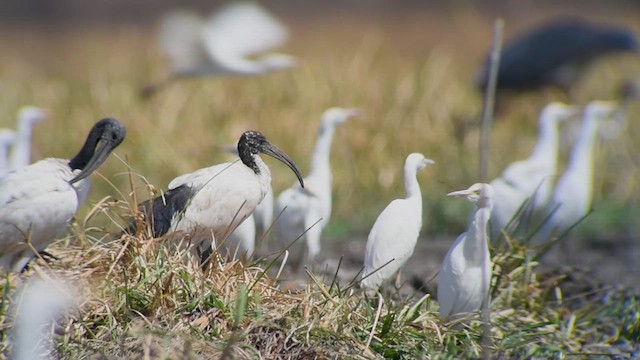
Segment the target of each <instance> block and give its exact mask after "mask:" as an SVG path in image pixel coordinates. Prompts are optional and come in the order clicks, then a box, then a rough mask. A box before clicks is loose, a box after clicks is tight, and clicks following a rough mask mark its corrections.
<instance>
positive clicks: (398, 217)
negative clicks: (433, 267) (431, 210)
mask: <svg viewBox="0 0 640 360" xmlns="http://www.w3.org/2000/svg"><path fill="white" fill-rule="evenodd" d="M433 163H434V162H433V160H430V159H426V158H425V157H424V156H423V155H422V154H419V153H413V154H410V155H409V156H407V159H406V161H405V163H404V187H405V191H406V193H407V196H406V198H404V199H396V200H393V201H392V202H391V203H390V204H389V205H388V206H387V207H386V208H385V209H384V210H383V211H382V213H380V215H379V216H378V218H377V219H376V222H375V223H374V224H373V227H372V228H371V232H370V233H369V238H368V239H367V248H366V253H365V257H364V272H363V274H362V277H363V279H362V281H361V285H362V286H363V287H364V288H365V289H368V290H373V291H375V290H378V288H379V287H380V286H381V285H382V283H383V282H384V281H385V280H386V279H389V278H390V277H391V276H392V275H393V274H394V273H396V272H398V271H399V270H400V268H401V267H402V266H403V265H404V264H405V263H406V262H407V260H408V259H409V257H411V255H412V254H413V249H414V248H415V245H416V242H417V240H418V236H419V235H420V229H421V228H422V193H421V191H420V184H418V180H417V179H416V174H417V172H418V171H420V170H422V169H424V168H425V167H426V166H427V165H429V164H433ZM385 264H386V265H385Z"/></svg>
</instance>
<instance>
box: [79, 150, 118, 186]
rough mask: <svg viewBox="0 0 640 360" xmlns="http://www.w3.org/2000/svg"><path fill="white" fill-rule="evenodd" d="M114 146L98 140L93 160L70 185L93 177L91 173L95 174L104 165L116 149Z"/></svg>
mask: <svg viewBox="0 0 640 360" xmlns="http://www.w3.org/2000/svg"><path fill="white" fill-rule="evenodd" d="M118 144H119V143H118ZM113 145H114V144H113V143H111V142H109V141H107V140H105V139H100V140H98V143H97V144H96V150H95V152H94V153H93V156H92V157H91V160H89V162H88V163H87V165H86V166H85V167H84V168H83V169H82V171H80V173H79V174H78V175H76V176H75V177H74V178H73V179H71V180H69V184H73V183H75V182H78V181H80V180H82V179H84V178H86V177H87V176H89V175H91V173H92V172H94V171H95V170H96V169H97V168H99V167H100V165H102V163H103V162H105V161H106V160H107V158H108V157H109V154H111V152H112V151H113V149H114V148H115V146H113ZM116 146H117V145H116Z"/></svg>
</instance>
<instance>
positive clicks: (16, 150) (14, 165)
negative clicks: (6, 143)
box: [9, 106, 47, 170]
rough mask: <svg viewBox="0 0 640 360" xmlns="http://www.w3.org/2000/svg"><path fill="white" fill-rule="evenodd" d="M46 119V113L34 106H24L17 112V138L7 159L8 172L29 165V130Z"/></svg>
mask: <svg viewBox="0 0 640 360" xmlns="http://www.w3.org/2000/svg"><path fill="white" fill-rule="evenodd" d="M46 118H47V112H46V111H45V110H43V109H40V108H37V107H35V106H25V107H22V108H21V109H20V110H19V111H18V125H17V129H16V130H17V137H16V141H15V142H14V144H13V148H12V149H11V155H10V158H9V169H10V170H15V169H19V168H22V167H25V166H27V165H29V164H31V130H32V128H33V125H35V124H37V123H39V122H41V121H43V120H45V119H46Z"/></svg>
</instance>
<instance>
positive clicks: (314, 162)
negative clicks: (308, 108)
mask: <svg viewBox="0 0 640 360" xmlns="http://www.w3.org/2000/svg"><path fill="white" fill-rule="evenodd" d="M358 113H359V112H358V110H356V109H343V108H337V107H335V108H330V109H328V110H326V111H325V112H324V113H323V115H322V119H321V121H320V128H319V130H318V135H317V139H316V145H315V149H314V151H313V155H312V158H311V170H310V172H309V175H308V176H307V177H306V178H305V179H304V183H305V188H304V189H303V188H301V187H300V186H297V184H294V185H293V186H292V187H290V188H288V189H287V190H285V191H283V192H282V193H281V194H280V195H279V196H278V198H277V199H276V206H275V214H277V215H278V216H279V218H278V220H277V221H276V223H275V237H276V239H277V241H278V244H279V246H280V247H281V248H285V247H287V246H289V245H291V243H292V242H293V241H294V240H296V239H297V238H298V237H300V235H301V234H303V233H304V232H305V231H307V232H306V233H305V234H304V237H303V238H301V239H299V240H298V241H297V242H296V243H294V244H292V245H291V247H289V252H290V258H291V259H292V261H291V264H292V265H293V268H294V269H296V270H299V267H300V265H302V264H310V263H312V262H313V260H314V259H315V257H316V256H317V255H318V254H319V253H320V236H321V234H322V229H324V227H325V226H326V225H327V223H328V222H329V218H330V217H331V166H330V164H329V158H330V153H331V143H332V141H333V134H334V133H335V130H336V127H337V126H338V125H340V124H342V123H344V122H346V121H347V120H348V119H349V118H350V117H352V116H355V115H357V114H358Z"/></svg>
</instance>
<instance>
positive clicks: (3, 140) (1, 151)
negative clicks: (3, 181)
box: [0, 129, 16, 178]
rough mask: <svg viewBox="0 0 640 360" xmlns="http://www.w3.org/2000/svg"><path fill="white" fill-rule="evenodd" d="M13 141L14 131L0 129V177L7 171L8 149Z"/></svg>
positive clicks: (14, 138) (14, 139)
mask: <svg viewBox="0 0 640 360" xmlns="http://www.w3.org/2000/svg"><path fill="white" fill-rule="evenodd" d="M15 141H16V132H15V131H13V130H11V129H0V178H2V176H4V174H6V173H7V172H9V149H10V147H11V146H12V145H13V143H14V142H15Z"/></svg>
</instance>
